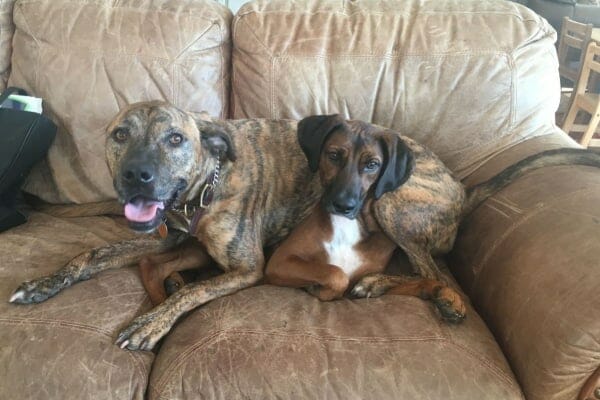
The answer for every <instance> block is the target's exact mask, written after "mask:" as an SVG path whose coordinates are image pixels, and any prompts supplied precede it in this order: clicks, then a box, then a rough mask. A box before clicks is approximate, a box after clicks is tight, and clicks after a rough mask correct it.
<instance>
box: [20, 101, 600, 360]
mask: <svg viewBox="0 0 600 400" xmlns="http://www.w3.org/2000/svg"><path fill="white" fill-rule="evenodd" d="M347 126H348V125H344V121H343V120H342V119H340V118H339V117H336V116H322V117H318V118H312V119H309V120H305V121H304V122H303V123H302V124H301V125H300V127H297V123H296V122H294V121H273V120H252V119H250V120H238V121H217V120H212V119H211V118H209V117H208V116H206V115H204V116H202V117H200V118H199V119H197V120H195V119H194V118H193V117H192V115H191V114H189V113H186V112H184V111H181V110H179V109H177V108H175V107H173V106H171V105H169V104H167V103H164V102H149V103H139V104H134V105H131V106H129V107H127V108H126V109H124V110H123V111H122V112H120V113H119V114H118V115H117V117H116V118H115V120H114V122H113V123H111V125H110V127H109V129H108V132H109V133H108V138H107V144H106V154H107V160H108V165H109V168H110V170H111V173H112V176H113V180H114V186H115V189H116V191H117V193H118V196H119V200H120V201H121V202H122V203H123V204H124V205H125V206H124V213H125V216H126V217H127V219H128V220H129V221H130V226H131V228H133V229H134V230H136V231H139V232H152V231H155V230H158V231H159V232H161V233H162V234H163V235H164V236H166V237H165V238H164V239H160V238H157V237H155V236H149V235H144V236H141V237H139V238H137V239H134V240H131V241H127V242H122V243H117V244H114V245H110V246H106V247H103V248H99V249H94V250H91V251H88V252H85V253H83V254H81V255H79V256H77V257H75V258H74V259H73V260H71V261H70V262H68V263H67V264H66V265H65V266H64V267H63V268H61V269H60V270H59V271H57V272H56V273H54V274H52V275H50V276H47V277H42V278H38V279H35V280H33V281H28V282H24V283H22V284H21V285H20V286H19V287H18V288H17V289H16V291H15V292H14V293H13V295H12V296H11V298H10V301H11V302H13V303H22V304H29V303H35V302H41V301H44V300H46V299H47V298H49V297H50V296H53V295H55V294H56V293H58V292H59V291H60V290H62V289H64V288H66V287H68V286H70V285H72V284H73V283H76V282H78V281H81V280H84V279H89V278H90V277H91V276H93V275H94V274H96V273H98V272H100V271H102V270H105V269H109V268H119V267H122V266H125V265H131V264H133V263H136V262H138V261H139V260H140V258H141V257H143V256H147V255H151V254H159V253H166V254H163V255H162V256H163V257H164V258H163V260H165V261H167V262H169V261H168V260H175V259H178V260H179V261H178V262H177V263H174V264H173V265H175V264H176V265H178V266H179V268H181V269H186V268H191V267H194V266H195V267H202V266H203V265H206V264H208V263H209V262H210V261H211V259H213V260H214V261H215V262H216V263H217V264H218V265H219V266H220V267H221V269H223V270H224V271H225V273H224V274H222V275H219V276H217V277H213V278H211V279H209V280H205V281H200V282H193V283H190V284H187V285H186V286H184V287H183V288H181V289H180V290H179V291H177V292H176V293H174V294H173V295H172V296H170V297H169V298H168V299H167V300H166V301H165V302H163V303H161V304H160V305H158V306H156V307H155V308H154V309H152V310H151V311H149V312H148V313H146V314H143V315H141V316H140V317H138V318H136V319H135V320H134V321H132V322H131V324H130V325H129V326H128V327H126V328H125V329H124V330H123V331H122V332H121V333H120V334H119V336H118V338H117V344H119V345H120V346H121V347H126V348H128V349H131V350H137V349H141V350H150V349H152V348H153V347H154V345H155V344H156V343H157V342H158V341H159V340H160V339H161V338H162V337H163V336H164V335H165V334H166V333H167V332H168V331H169V330H170V328H171V327H172V326H173V324H174V323H175V321H176V320H177V319H178V318H179V317H180V316H182V315H183V314H184V313H186V312H188V311H190V310H192V309H194V308H195V307H198V306H199V305H201V304H204V303H206V302H208V301H210V300H213V299H215V298H218V297H220V296H224V295H227V294H230V293H234V292H236V291H238V290H240V289H243V288H246V287H249V286H252V285H254V284H256V283H257V282H259V281H260V280H261V279H262V276H263V268H264V265H265V256H264V253H263V248H264V247H265V246H270V245H272V244H275V243H277V242H279V241H280V240H282V239H283V238H284V237H285V236H286V235H287V234H288V233H289V232H290V230H291V229H292V228H293V227H294V226H295V225H296V224H297V223H298V222H299V221H301V220H302V219H304V218H305V217H306V216H308V214H309V213H310V210H311V208H312V207H313V206H314V204H316V202H317V201H318V199H319V198H320V197H321V194H322V193H321V190H322V189H321V186H320V184H319V178H318V176H317V175H316V174H313V173H312V172H311V169H312V170H313V171H314V170H316V166H315V163H314V162H311V163H310V167H311V168H310V169H309V166H308V165H307V163H306V160H305V157H304V155H303V154H302V151H301V149H300V147H299V146H298V142H297V131H298V132H299V134H300V135H308V134H309V133H310V132H314V134H315V136H316V137H318V140H315V141H311V142H309V143H308V145H309V146H318V144H319V143H322V142H323V140H325V138H326V137H327V135H328V134H329V133H331V132H332V131H333V130H335V129H340V128H342V129H346V127H347ZM372 134H373V135H375V136H377V137H378V138H379V140H380V141H381V145H382V148H383V154H384V160H383V166H382V168H381V172H380V174H379V176H378V183H377V185H376V189H375V197H376V198H377V199H378V200H377V201H376V202H375V204H374V215H375V217H376V219H377V222H378V224H379V225H380V226H381V229H382V231H383V232H385V233H386V234H387V235H388V236H389V237H390V238H392V240H393V241H394V242H395V243H396V244H397V245H398V246H400V247H401V248H402V249H403V250H404V251H405V252H406V253H407V254H408V257H409V260H410V261H411V263H412V265H413V266H414V267H415V269H416V271H418V272H420V273H421V274H422V275H423V276H425V277H428V278H436V277H437V275H438V274H437V270H436V267H435V264H434V262H433V259H432V258H431V255H432V254H436V253H443V252H447V251H448V250H450V248H451V247H452V244H453V242H454V237H455V235H456V230H457V226H458V223H459V220H460V217H461V216H462V215H463V214H464V213H465V211H470V210H472V209H473V208H474V207H475V206H476V205H477V204H478V203H479V202H480V201H481V200H482V199H483V198H485V197H487V196H489V195H490V194H492V193H493V192H494V191H495V190H497V189H498V188H500V187H502V186H504V185H505V184H506V183H507V182H508V181H510V180H511V179H514V177H516V176H519V175H520V174H522V173H523V172H526V171H527V170H528V169H531V168H536V167H540V166H544V165H560V164H565V163H580V164H590V165H600V156H598V155H594V154H590V153H586V152H581V151H577V150H574V151H573V150H565V151H562V152H561V151H559V152H557V153H547V154H542V155H541V156H538V157H533V158H529V159H526V160H525V161H524V162H521V163H519V164H516V166H514V167H513V168H512V169H510V170H509V171H504V172H503V173H501V174H500V175H499V178H497V179H496V180H494V179H492V180H491V181H489V182H488V183H484V184H482V185H481V186H478V187H477V188H475V189H474V190H473V191H472V192H470V194H469V195H468V196H467V197H465V192H464V189H463V187H462V185H461V184H460V183H459V182H457V181H456V180H454V178H453V177H452V175H451V174H450V172H449V171H448V170H447V169H446V168H445V167H444V166H443V164H442V163H441V162H440V161H439V160H438V159H437V158H436V157H435V156H434V155H433V154H432V153H431V152H429V151H427V150H426V149H424V148H423V147H422V146H420V145H418V144H417V143H415V142H413V141H411V140H409V139H406V138H401V137H400V136H399V135H398V134H397V133H395V132H393V131H391V130H389V129H384V128H379V127H373V132H372ZM312 153H314V154H317V153H318V149H315V150H314V151H312ZM348 208H352V207H348ZM165 219H166V220H167V226H168V228H169V229H168V233H167V232H166V230H167V229H166V228H165V225H164V221H165ZM190 237H192V240H191V241H190V240H188V239H189V238H190Z"/></svg>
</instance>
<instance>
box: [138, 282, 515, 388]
mask: <svg viewBox="0 0 600 400" xmlns="http://www.w3.org/2000/svg"><path fill="white" fill-rule="evenodd" d="M468 312H469V315H468V317H467V319H466V321H465V322H464V323H463V324H461V325H458V326H455V325H448V324H445V323H443V322H441V321H440V319H439V317H438V316H437V315H435V313H434V311H433V307H432V305H431V303H428V302H425V301H423V300H420V299H417V298H415V297H408V296H382V297H380V298H377V299H363V300H347V299H344V300H339V301H333V302H321V301H319V300H318V299H316V298H315V297H313V296H311V295H309V294H307V293H306V292H304V291H302V290H297V289H290V288H280V287H275V286H266V285H265V286H259V287H254V288H251V289H247V290H243V291H241V292H238V293H236V294H235V295H232V296H228V297H224V298H221V299H217V300H215V301H213V302H211V303H209V304H207V305H205V306H204V307H202V308H200V309H198V310H195V311H194V312H193V313H191V314H190V315H188V316H187V317H186V318H185V320H183V321H182V323H181V324H179V325H178V326H176V327H175V328H174V330H172V331H171V332H170V334H169V336H168V337H167V339H166V340H165V342H164V344H163V346H162V348H161V351H160V353H159V354H158V355H157V357H156V360H155V363H154V366H153V368H152V375H151V378H150V384H149V389H148V395H149V398H150V399H152V400H158V399H162V400H166V399H170V400H171V399H189V398H210V399H238V398H251V399H265V400H267V399H282V398H283V399H293V398H307V399H323V398H336V399H421V398H431V399H434V398H435V399H438V398H439V399H447V400H451V399H452V400H453V399H479V400H483V399H507V400H508V399H522V398H523V397H522V394H521V391H520V388H519V386H518V384H517V382H516V380H515V379H514V376H513V375H512V372H511V370H510V368H509V367H508V365H507V363H506V361H505V359H504V356H503V355H502V353H501V352H500V349H499V348H498V347H497V344H496V343H495V341H494V338H493V337H492V335H491V334H490V332H489V331H488V330H487V328H486V327H485V325H484V323H483V322H482V321H481V319H480V318H479V317H478V315H477V314H476V313H475V311H474V310H473V309H472V308H470V307H469V310H468Z"/></svg>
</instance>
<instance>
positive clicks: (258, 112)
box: [232, 0, 560, 177]
mask: <svg viewBox="0 0 600 400" xmlns="http://www.w3.org/2000/svg"><path fill="white" fill-rule="evenodd" d="M232 30H233V42H234V48H233V53H232V57H233V64H232V65H233V73H232V107H233V110H232V112H233V117H235V118H245V117H270V118H295V119H297V118H302V117H304V116H307V115H310V114H330V113H341V114H343V115H344V116H346V117H350V118H355V119H363V120H367V121H372V122H374V123H377V124H380V125H384V126H391V127H393V128H395V129H397V130H399V131H400V132H402V133H404V134H406V135H408V136H411V137H413V138H415V139H417V140H418V141H420V142H421V143H424V144H425V145H427V146H429V147H430V148H431V149H432V150H433V151H435V152H436V154H438V155H439V156H440V157H441V159H442V160H443V161H444V162H445V163H446V164H447V165H448V167H450V169H452V170H453V171H455V172H456V173H457V174H458V175H459V177H464V176H467V175H468V173H470V172H472V171H473V170H474V169H475V165H476V164H478V163H480V162H481V160H483V159H485V158H487V157H489V156H490V155H493V154H495V153H496V152H498V151H501V150H503V149H506V148H508V147H510V146H512V145H514V144H515V143H518V142H520V141H522V140H524V139H526V138H529V137H533V136H536V135H541V134H544V133H546V132H547V129H548V127H551V126H553V124H554V122H553V120H554V111H555V109H556V107H557V106H558V102H559V95H560V90H559V80H558V75H557V73H556V68H557V65H558V62H557V59H556V51H555V49H554V46H553V43H554V41H555V39H556V33H555V31H554V30H553V29H552V28H551V27H550V25H548V23H547V22H546V21H545V20H544V19H543V18H541V17H540V16H539V15H537V14H535V13H534V12H532V11H531V10H529V9H528V8H526V7H523V6H522V5H520V4H517V3H514V2H505V1H443V2H440V1H435V0H432V1H420V0H395V1H394V0H392V1H390V0H376V1H365V0H357V1H337V0H323V1H307V2H301V3H296V2H289V1H286V0H273V1H268V0H258V1H254V2H251V3H247V4H246V5H245V6H243V7H242V8H241V9H240V11H239V12H238V14H237V15H236V17H235V18H234V22H233V28H232Z"/></svg>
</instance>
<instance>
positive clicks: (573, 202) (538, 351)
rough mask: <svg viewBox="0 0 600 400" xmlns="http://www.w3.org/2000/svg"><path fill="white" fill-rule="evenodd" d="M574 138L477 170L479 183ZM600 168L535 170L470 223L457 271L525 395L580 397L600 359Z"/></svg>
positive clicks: (456, 256) (526, 149) (518, 150)
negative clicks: (513, 164)
mask: <svg viewBox="0 0 600 400" xmlns="http://www.w3.org/2000/svg"><path fill="white" fill-rule="evenodd" d="M560 145H562V146H569V145H572V144H571V142H570V139H565V136H564V135H562V134H560V133H558V132H557V133H555V134H554V135H551V136H545V137H542V138H538V139H536V140H532V141H531V142H527V143H524V144H521V145H519V146H517V147H515V148H514V149H510V150H509V151H506V152H504V153H502V154H500V155H498V156H497V157H495V158H494V159H492V160H490V161H489V162H488V163H487V164H486V165H484V166H483V167H482V168H480V169H479V170H478V171H477V173H476V174H474V175H473V176H472V177H470V178H469V180H468V183H469V184H473V183H475V182H479V181H481V180H484V179H487V178H488V177H490V176H491V175H493V174H495V173H497V172H498V171H500V170H501V169H502V168H504V167H505V166H507V165H509V164H511V163H514V162H516V161H518V160H520V159H522V158H524V157H525V156H527V155H529V154H533V153H536V152H539V151H542V150H545V149H549V148H555V147H558V146H560ZM598 204H600V174H599V173H598V169H597V168H591V167H582V166H565V167H554V168H545V169H541V170H538V171H534V172H531V173H529V174H527V175H525V176H524V177H522V178H521V179H519V180H518V181H516V182H514V183H513V184H511V185H510V186H509V187H507V188H506V189H504V190H502V191H501V192H499V193H498V194H497V195H495V196H493V197H492V198H490V199H489V200H488V201H486V202H485V203H484V204H483V205H482V206H480V207H479V208H478V209H477V210H475V211H474V212H473V213H472V214H471V215H470V216H469V217H468V218H467V219H466V220H465V221H464V223H463V226H462V228H461V231H460V232H459V235H458V238H457V241H456V245H455V249H454V252H453V253H452V257H451V258H452V260H451V262H450V266H451V270H452V272H453V273H454V274H455V275H456V276H457V279H458V281H459V282H460V283H461V285H462V287H463V288H464V289H465V290H466V292H467V294H468V295H469V296H470V298H471V299H472V301H473V303H474V304H475V305H476V308H477V309H478V311H479V312H480V313H481V315H482V317H483V318H484V320H485V321H486V322H487V324H488V325H489V327H490V329H491V330H492V332H494V335H495V337H496V339H497V340H498V343H499V344H500V346H501V347H502V349H503V350H504V352H505V354H506V356H507V358H508V359H509V361H510V364H511V366H512V367H513V369H514V371H515V374H516V375H517V377H518V379H519V382H520V383H521V385H522V388H523V391H524V393H525V396H526V398H527V399H528V400H542V399H543V400H568V399H575V398H577V395H578V394H579V391H580V390H581V389H582V386H583V384H584V383H585V382H586V380H587V379H588V378H589V377H590V375H591V374H592V373H593V372H594V371H595V370H596V369H597V368H598V367H599V366H600V296H598V286H599V285H600V276H599V275H598V257H599V255H600V241H599V240H598V239H599V238H600V208H599V207H598Z"/></svg>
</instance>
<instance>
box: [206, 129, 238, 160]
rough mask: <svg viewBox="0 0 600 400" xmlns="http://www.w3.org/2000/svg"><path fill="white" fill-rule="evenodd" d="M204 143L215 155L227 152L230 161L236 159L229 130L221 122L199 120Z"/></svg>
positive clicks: (218, 155) (219, 155)
mask: <svg viewBox="0 0 600 400" xmlns="http://www.w3.org/2000/svg"><path fill="white" fill-rule="evenodd" d="M197 125H198V130H200V140H201V141H202V144H203V145H204V146H206V148H207V149H208V150H209V151H210V154H212V155H213V156H215V157H221V155H223V154H225V155H226V156H227V158H228V159H229V160H230V161H235V160H236V158H237V156H236V154H235V148H234V146H233V142H232V141H231V135H230V133H229V130H228V129H227V128H226V127H225V126H222V125H220V124H217V123H215V122H209V121H197Z"/></svg>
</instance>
